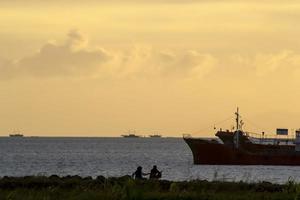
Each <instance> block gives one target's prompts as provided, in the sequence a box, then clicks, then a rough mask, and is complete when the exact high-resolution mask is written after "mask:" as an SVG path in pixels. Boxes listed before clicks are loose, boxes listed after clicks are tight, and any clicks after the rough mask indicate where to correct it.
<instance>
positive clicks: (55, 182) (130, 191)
mask: <svg viewBox="0 0 300 200" xmlns="http://www.w3.org/2000/svg"><path fill="white" fill-rule="evenodd" d="M0 199H1V200H2V199H9V200H14V199H22V200H35V199H43V200H52V199H53V200H59V199H63V200H68V199H72V200H77V199H80V200H82V199H83V200H94V199H97V200H98V199H99V200H105V199H107V200H127V199H128V200H129V199H130V200H154V199H163V200H175V199H176V200H177V199H178V200H179V199H180V200H194V199H205V200H210V199H213V200H218V199H220V200H221V199H232V200H235V199H239V200H243V199H286V200H288V199H293V200H295V199H300V185H298V184H296V183H295V182H293V181H288V182H287V183H286V184H282V185H279V184H272V183H268V182H261V183H245V182H238V183H234V182H220V181H212V182H208V181H203V180H195V181H188V182H185V181H183V182H172V181H165V180H161V181H150V180H132V179H131V178H130V177H129V176H124V177H120V178H104V177H103V176H99V177H97V178H96V179H92V178H91V177H86V178H81V177H79V176H66V177H58V176H55V175H54V176H50V177H33V176H28V177H22V178H15V177H3V178H2V179H0Z"/></svg>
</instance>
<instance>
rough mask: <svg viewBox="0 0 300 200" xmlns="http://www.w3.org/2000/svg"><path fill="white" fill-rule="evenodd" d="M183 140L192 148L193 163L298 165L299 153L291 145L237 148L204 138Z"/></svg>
mask: <svg viewBox="0 0 300 200" xmlns="http://www.w3.org/2000/svg"><path fill="white" fill-rule="evenodd" d="M184 140H185V142H186V143H187V144H188V146H189V147H190V148H191V150H192V153H193V158H194V164H208V165H300V154H299V152H295V151H294V150H293V147H291V146H276V148H274V147H271V145H257V144H246V145H244V148H242V147H241V148H239V149H237V148H234V147H233V146H230V145H224V144H221V143H217V142H212V141H207V140H204V139H194V138H184ZM272 146H273V145H272ZM270 147H271V148H272V149H271V150H270ZM267 148H268V149H267Z"/></svg>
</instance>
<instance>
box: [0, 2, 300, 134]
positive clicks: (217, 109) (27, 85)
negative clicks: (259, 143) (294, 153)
mask: <svg viewBox="0 0 300 200" xmlns="http://www.w3.org/2000/svg"><path fill="white" fill-rule="evenodd" d="M299 22H300V2H299V1H296V0H286V1H282V0H281V1H279V0H272V1H271V0H253V1H245V0H198V1H197V0H164V1H163V0H152V1H150V0H147V1H146V0H84V1H83V0H73V1H71V0H43V1H40V0H27V1H24V0H1V2H0V135H2V136H6V135H8V134H10V133H12V132H15V131H20V132H21V133H23V134H25V135H28V136H29V135H30V136H119V135H121V134H123V133H124V131H126V130H128V129H135V130H136V131H137V134H139V135H148V134H151V133H154V132H156V133H157V132H159V133H160V134H163V135H166V136H181V135H182V134H183V133H191V134H194V135H195V136H212V135H213V130H212V129H211V127H212V126H213V125H214V124H215V123H216V122H218V121H222V120H223V119H227V118H228V117H232V118H233V117H234V112H235V110H236V107H237V106H239V107H240V110H241V114H242V116H244V117H245V120H244V121H245V129H249V130H251V131H262V130H265V131H266V132H272V131H273V132H274V131H275V129H276V128H279V127H280V128H291V129H292V128H293V129H295V128H300V100H299V99H300V26H299ZM247 121H249V123H248V122H247ZM222 125H223V128H229V127H230V126H232V125H234V121H233V120H232V121H229V122H227V123H224V124H222ZM208 127H210V129H208ZM217 127H218V128H219V127H221V125H220V126H219V125H218V126H217Z"/></svg>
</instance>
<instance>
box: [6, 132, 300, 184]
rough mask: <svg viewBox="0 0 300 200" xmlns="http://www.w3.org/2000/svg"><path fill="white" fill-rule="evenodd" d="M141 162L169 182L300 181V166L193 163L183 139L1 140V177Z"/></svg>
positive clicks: (112, 168) (131, 166)
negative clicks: (161, 172)
mask: <svg viewBox="0 0 300 200" xmlns="http://www.w3.org/2000/svg"><path fill="white" fill-rule="evenodd" d="M139 165H141V166H143V171H144V172H149V170H150V169H151V167H152V165H157V166H158V168H159V169H160V170H163V178H164V179H168V180H191V179H206V180H215V179H218V180H228V181H240V180H243V181H249V182H250V181H263V180H264V181H270V182H276V183H284V182H286V181H287V180H288V179H289V178H293V179H294V180H296V181H297V182H300V167H287V166H210V165H193V162H192V153H191V151H190V149H189V148H188V146H187V145H186V144H185V143H184V141H183V140H182V139H181V138H138V139H134V138H29V137H28V138H4V137H3V138H0V176H26V175H46V176H47V175H52V174H57V175H61V176H63V175H80V176H92V177H96V176H98V175H104V176H106V177H109V176H122V175H130V174H132V173H133V172H134V171H135V169H136V167H137V166H139Z"/></svg>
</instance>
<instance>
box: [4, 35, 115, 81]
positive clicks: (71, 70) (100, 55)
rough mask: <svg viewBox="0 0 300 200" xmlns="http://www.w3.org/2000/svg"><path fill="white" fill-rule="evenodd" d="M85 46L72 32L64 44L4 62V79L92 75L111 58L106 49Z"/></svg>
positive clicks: (49, 46) (84, 41)
mask: <svg viewBox="0 0 300 200" xmlns="http://www.w3.org/2000/svg"><path fill="white" fill-rule="evenodd" d="M86 45H87V40H86V39H85V38H84V37H83V36H82V35H81V34H80V33H79V32H78V31H75V30H72V31H70V32H69V34H68V37H67V39H66V41H65V42H64V43H63V44H56V43H53V42H52V43H50V42H49V43H47V44H45V45H43V46H42V47H41V49H40V50H39V51H38V52H37V53H35V54H33V55H32V56H28V57H25V58H22V59H20V60H17V61H9V60H2V62H0V69H1V78H2V79H3V78H14V77H17V76H34V77H52V76H86V75H93V74H94V73H96V72H97V71H98V70H99V69H100V68H101V67H102V65H103V64H104V63H106V62H108V61H109V60H110V59H111V55H110V54H109V53H108V52H107V51H106V50H104V49H101V48H97V49H89V48H87V47H86Z"/></svg>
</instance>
